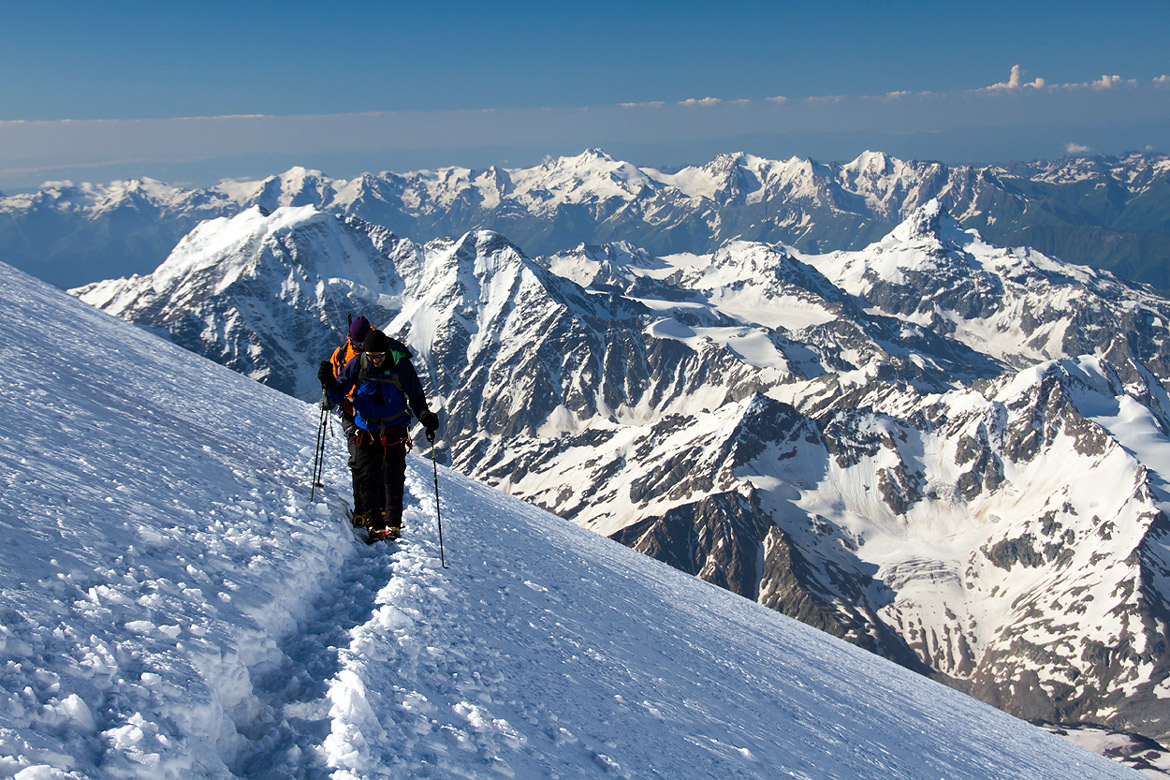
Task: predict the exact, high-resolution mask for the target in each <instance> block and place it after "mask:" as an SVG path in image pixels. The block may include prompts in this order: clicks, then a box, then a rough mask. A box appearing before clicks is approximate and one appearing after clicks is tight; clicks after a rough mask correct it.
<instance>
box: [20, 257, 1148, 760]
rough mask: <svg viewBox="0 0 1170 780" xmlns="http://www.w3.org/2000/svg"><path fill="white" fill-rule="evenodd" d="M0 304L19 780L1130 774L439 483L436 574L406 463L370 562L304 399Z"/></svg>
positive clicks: (508, 505) (83, 322) (58, 316)
mask: <svg viewBox="0 0 1170 780" xmlns="http://www.w3.org/2000/svg"><path fill="white" fill-rule="evenodd" d="M0 285H2V287H3V290H4V293H5V294H4V295H3V296H2V297H0V301H2V302H0V307H3V316H0V350H3V356H4V359H5V361H6V365H8V366H9V367H10V368H11V369H12V373H11V380H12V381H9V382H7V383H5V385H4V386H3V388H0V399H2V403H3V405H4V414H3V415H0V429H2V435H0V462H3V465H4V469H3V472H4V473H5V474H6V475H7V476H6V479H7V480H8V481H7V485H6V489H5V490H4V492H3V494H2V496H0V522H2V523H3V524H4V526H5V531H6V534H5V536H6V538H7V539H8V540H9V543H8V544H6V545H5V547H4V548H3V550H2V551H0V563H2V564H3V565H2V566H0V578H2V579H3V589H2V594H3V595H2V596H0V601H2V606H0V615H2V616H3V620H2V622H0V639H2V641H0V676H2V678H3V680H4V685H3V686H2V689H0V690H2V691H3V693H0V696H2V698H3V701H4V704H3V707H0V768H2V769H3V771H4V773H5V774H9V775H13V776H16V777H20V778H22V780H23V779H24V778H83V777H84V778H93V779H94V780H99V779H101V778H115V777H116V778H187V777H194V776H200V777H224V778H227V777H248V778H265V777H273V778H275V777H287V776H304V777H326V776H332V777H350V778H357V777H387V776H416V777H417V776H461V777H471V778H476V777H485V778H486V777H494V776H498V775H499V774H500V773H504V774H507V775H511V776H517V777H551V776H574V777H593V776H597V777H612V776H614V775H616V776H619V777H639V776H647V775H649V774H661V775H664V776H670V777H696V778H698V777H711V776H737V775H738V776H775V775H777V774H787V775H790V776H792V777H798V778H855V777H877V776H886V775H896V776H898V777H902V778H907V779H908V780H914V779H915V778H922V779H923V780H926V779H927V778H932V779H933V778H937V777H940V776H943V777H1003V778H1008V777H1046V778H1053V779H1054V780H1055V779H1057V778H1070V780H1071V779H1072V778H1077V779H1083V778H1107V777H1116V778H1122V777H1130V776H1132V773H1131V772H1130V770H1127V769H1125V768H1123V767H1122V766H1120V765H1119V764H1116V763H1113V762H1111V761H1108V760H1106V759H1103V758H1099V757H1097V756H1093V755H1092V754H1090V753H1088V752H1084V751H1081V750H1079V749H1075V748H1070V747H1069V745H1068V744H1067V743H1066V742H1063V741H1061V740H1058V739H1056V738H1055V737H1052V736H1050V735H1047V734H1044V733H1043V732H1041V731H1039V730H1037V729H1034V728H1033V727H1031V726H1028V725H1027V724H1024V723H1022V722H1020V721H1017V720H1014V719H1013V718H1011V717H1009V716H1006V715H1004V714H1002V713H999V712H997V711H995V710H993V709H990V708H988V707H986V706H984V705H981V704H978V703H977V702H975V701H974V700H972V699H969V698H967V697H965V696H962V695H960V694H958V693H956V692H953V691H950V690H948V689H945V688H942V687H940V686H938V685H936V684H934V683H931V682H929V681H927V680H925V679H923V678H921V677H919V676H917V675H914V674H911V673H909V672H907V671H905V670H902V669H900V668H898V667H895V666H893V665H891V664H889V663H888V662H885V661H883V660H881V659H879V658H877V657H876V656H873V655H870V654H868V653H864V652H861V651H860V650H857V649H856V648H853V647H850V646H848V645H845V644H843V643H839V642H836V641H834V640H832V639H829V638H827V637H825V636H824V635H823V634H821V633H819V632H816V631H812V630H810V629H808V628H807V627H804V626H802V625H800V624H799V623H796V622H795V621H791V620H788V619H787V618H784V617H782V616H780V615H778V614H776V613H775V612H772V611H769V610H765V609H762V608H761V607H759V606H757V605H753V604H751V603H750V602H748V601H745V600H743V599H740V598H738V597H736V596H733V595H732V594H730V593H727V592H725V591H723V590H720V589H717V588H714V587H712V586H710V585H708V584H707V583H703V582H701V581H699V580H696V579H694V578H691V577H687V576H685V575H683V574H681V573H678V572H675V571H674V570H672V569H670V568H668V567H665V566H662V565H661V564H659V563H656V562H654V561H651V560H649V559H647V558H645V557H643V556H640V555H637V554H635V553H633V552H631V551H629V550H626V549H625V548H623V547H621V546H620V545H616V544H613V543H612V542H609V541H607V540H604V539H602V538H600V537H598V536H596V535H594V534H590V533H588V532H586V531H584V530H582V529H578V528H575V527H574V526H572V525H570V524H568V523H565V522H563V521H561V520H559V519H557V518H555V517H553V516H551V515H548V514H545V513H543V512H541V511H540V510H538V509H535V508H533V507H531V506H529V505H524V504H520V503H518V502H516V501H515V500H513V499H510V498H507V497H505V496H503V495H502V494H499V493H497V492H495V491H492V490H490V489H488V488H486V487H485V486H482V485H478V484H476V483H473V482H471V481H469V480H467V479H465V478H463V477H460V476H458V475H456V474H454V473H452V472H450V471H447V470H446V469H443V470H442V473H441V475H440V479H441V484H442V486H443V491H444V492H443V498H442V500H443V509H444V521H445V529H444V530H445V532H446V533H445V542H446V554H447V560H448V563H449V564H450V568H448V569H443V568H441V567H440V566H439V557H438V547H437V527H436V526H435V523H434V520H433V518H434V509H435V507H434V503H433V502H434V497H433V492H432V488H431V476H432V475H431V473H430V471H431V469H430V464H428V463H426V461H425V460H423V459H420V458H418V457H416V456H412V457H411V458H410V466H409V473H408V486H407V487H408V509H407V513H406V529H407V536H406V538H405V539H404V540H403V541H402V542H401V543H400V545H399V546H398V547H396V548H393V549H391V548H386V547H372V548H367V547H366V546H365V545H364V544H361V543H360V542H355V541H354V540H353V538H352V535H351V533H350V531H349V529H348V528H347V526H346V523H345V520H344V518H343V516H342V515H341V512H340V506H341V504H342V503H343V501H344V499H343V498H342V497H343V496H345V495H346V494H347V493H348V475H347V474H346V473H345V468H344V450H343V447H342V444H341V442H340V440H339V439H338V438H337V437H330V438H329V439H328V440H327V442H328V450H329V451H328V453H327V461H326V467H327V468H326V473H325V477H326V487H325V488H324V490H323V495H324V496H325V497H326V500H325V501H324V502H318V503H316V504H310V503H309V501H308V497H307V491H306V488H307V485H306V481H307V474H308V471H309V465H310V462H311V456H312V450H313V436H312V433H313V430H314V428H315V426H316V422H317V413H316V410H315V409H313V408H312V407H310V406H308V405H306V404H303V403H302V402H299V401H296V400H294V399H292V398H290V397H288V396H285V395H282V394H278V393H275V392H273V391H271V390H267V389H265V388H263V387H260V386H258V385H256V384H254V383H252V382H250V381H248V380H246V379H245V378H243V377H240V376H238V375H236V374H233V373H231V372H228V371H226V370H224V369H222V368H220V367H217V366H214V365H211V364H209V363H207V362H206V361H203V360H202V359H200V358H198V357H196V356H193V355H191V354H189V353H187V352H185V351H183V350H180V349H178V348H177V347H174V346H172V345H169V344H167V343H165V342H163V341H161V340H158V339H155V338H153V337H151V336H150V335H148V334H146V333H144V332H142V331H140V330H137V329H134V328H131V327H129V326H126V325H124V324H122V323H119V322H117V321H116V320H113V319H110V318H108V317H106V316H104V315H102V314H99V313H98V312H95V311H93V310H91V309H88V308H87V307H85V306H83V305H82V304H81V303H79V302H76V301H73V300H71V299H69V298H67V297H66V296H64V295H63V294H61V293H60V292H58V291H56V290H53V289H52V288H49V287H47V286H46V285H44V284H42V283H39V282H35V281H33V280H31V279H30V278H28V277H26V276H24V275H22V274H19V273H17V272H14V271H13V270H12V269H11V268H10V267H8V266H4V265H0ZM57 321H67V322H69V323H71V325H72V327H71V328H68V329H60V328H46V327H44V324H45V323H46V322H57ZM78 332H84V333H85V334H86V345H87V350H86V352H85V354H84V356H83V357H80V358H76V359H72V360H69V359H65V360H59V361H54V360H50V359H48V356H62V355H63V356H70V355H73V354H76V338H75V334H76V333H78ZM82 388H84V390H82ZM225 399H230V403H229V402H225Z"/></svg>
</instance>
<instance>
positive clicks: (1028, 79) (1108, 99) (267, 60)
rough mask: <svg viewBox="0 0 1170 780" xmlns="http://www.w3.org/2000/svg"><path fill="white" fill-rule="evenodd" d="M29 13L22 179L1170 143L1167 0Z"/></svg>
mask: <svg viewBox="0 0 1170 780" xmlns="http://www.w3.org/2000/svg"><path fill="white" fill-rule="evenodd" d="M11 16H12V18H11V20H6V21H10V22H11V23H10V24H7V25H6V30H5V31H4V32H2V33H0V42H2V43H3V44H4V45H3V46H0V65H2V66H3V68H4V70H5V72H6V73H8V74H9V77H8V78H7V79H5V80H3V81H0V192H5V193H10V192H13V191H20V190H27V189H33V188H36V187H38V186H39V185H40V184H41V183H42V182H44V181H47V180H74V181H95V182H101V181H110V180H112V179H119V178H134V177H141V176H150V177H153V178H158V179H162V180H164V181H170V182H172V183H185V184H194V185H208V184H212V183H215V182H217V181H219V180H221V179H224V178H239V177H258V176H265V175H269V174H271V173H274V172H279V171H282V170H285V169H287V168H289V167H291V166H293V165H304V166H306V167H311V168H318V169H320V170H322V171H324V172H326V173H327V174H329V175H331V176H336V177H348V176H353V175H356V174H358V173H360V172H363V171H375V172H376V171H386V170H390V171H408V170H414V169H418V168H435V167H443V166H447V165H464V166H468V167H476V168H481V167H487V166H489V165H500V166H503V167H525V166H530V165H534V164H537V163H539V162H540V161H541V160H543V159H545V158H547V157H549V156H559V155H572V154H577V153H579V152H580V151H582V150H583V149H585V148H590V147H599V148H603V149H605V150H606V151H607V152H609V153H610V154H612V155H613V156H615V157H619V158H622V159H626V160H629V161H631V162H634V163H635V164H638V165H645V166H652V167H661V168H665V169H669V168H674V167H680V166H683V165H687V164H698V163H702V162H705V161H707V160H709V159H711V158H712V157H714V156H715V155H717V154H720V153H724V152H733V151H744V152H748V153H751V154H757V155H760V156H765V157H772V158H777V159H783V158H788V157H792V156H799V157H812V158H814V159H819V160H825V161H844V160H850V159H853V158H854V157H856V156H857V155H858V154H860V153H861V152H863V151H865V150H867V149H870V150H875V151H883V152H887V153H890V154H893V155H896V156H898V157H902V158H904V159H934V160H940V161H943V162H947V163H952V164H957V163H984V162H1008V161H1011V160H1027V159H1038V158H1055V157H1059V156H1062V155H1065V154H1094V153H1103V154H1119V153H1122V152H1127V151H1149V152H1159V153H1165V152H1167V151H1170V75H1168V74H1170V62H1168V57H1167V55H1166V53H1165V47H1164V45H1163V43H1164V41H1163V40H1162V39H1163V36H1164V31H1165V30H1166V29H1170V5H1167V4H1165V3H1161V2H1138V1H1137V0H1125V1H1124V2H1120V3H1115V4H1113V5H1111V6H1109V7H1108V8H1105V7H1102V6H1098V5H1095V4H1091V3H1088V2H1085V1H1084V0H1077V2H1063V3H1058V2H1049V0H1042V1H1040V2H1031V3H1027V4H1025V5H1024V7H1022V8H1021V7H1019V6H1017V5H1014V4H1012V3H1009V2H999V0H996V1H995V2H989V3H985V4H980V5H979V7H978V8H968V9H945V8H942V7H938V6H936V5H934V4H929V3H925V2H899V3H892V4H884V5H882V6H881V7H880V8H879V7H868V6H865V7H863V6H860V5H859V4H856V3H849V2H836V3H827V4H820V5H818V6H817V7H815V8H812V7H803V6H801V7H796V6H793V7H789V6H788V4H765V3H741V4H737V5H736V6H734V7H731V8H717V7H715V6H713V5H707V4H702V3H682V4H678V3H661V2H650V3H640V4H629V3H617V2H610V1H609V0H606V2H601V3H597V4H593V5H591V6H590V7H589V8H588V9H585V8H557V7H548V6H544V5H537V4H530V3H523V2H508V3H496V4H482V3H478V4H477V3H472V2H470V1H469V0H457V1H456V2H451V3H445V4H443V5H442V6H441V7H436V8H431V7H414V6H410V5H405V4H402V5H399V4H385V5H380V4H370V3H359V2H342V3H340V4H330V5H328V6H326V5H323V4H320V3H307V2H300V1H299V0H297V1H296V2H284V3H277V2H273V1H271V0H262V1H261V2H256V3H249V4H247V7H244V8H241V7H238V6H237V5H233V4H228V3H225V2H220V1H219V0H215V1H214V2H211V3H199V4H195V3H190V2H182V3H177V4H173V5H169V6H165V7H164V6H150V7H144V6H140V5H138V4H133V3H114V4H110V5H103V6H94V7H88V6H75V5H74V4H70V3H65V2H59V1H54V2H47V3H43V4H37V5H35V6H22V7H21V8H20V10H19V11H17V12H14V13H13V14H12V15H11ZM48 53H51V56H48Z"/></svg>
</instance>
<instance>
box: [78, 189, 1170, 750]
mask: <svg viewBox="0 0 1170 780" xmlns="http://www.w3.org/2000/svg"><path fill="white" fill-rule="evenodd" d="M74 292H75V294H77V295H79V296H80V297H81V299H82V300H84V301H86V302H88V303H91V304H93V305H95V306H98V307H99V308H102V309H104V310H106V311H108V312H110V313H112V314H115V315H117V316H119V317H122V318H123V319H126V320H129V321H132V322H136V323H138V324H140V325H142V326H144V327H147V328H149V329H152V330H154V331H155V332H157V333H159V334H161V335H164V336H166V337H168V338H170V339H171V340H173V341H175V342H176V343H178V344H180V345H182V346H184V347H187V348H188V349H191V350H193V351H195V352H198V353H200V354H203V355H205V356H208V357H210V358H212V359H213V360H215V361H217V362H220V363H223V364H225V365H228V366H229V367H232V368H234V369H236V370H238V371H240V372H242V373H245V374H247V375H249V376H252V377H254V378H256V379H259V380H261V381H264V382H266V383H268V384H270V385H271V386H273V387H276V388H277V389H280V390H283V391H285V392H288V393H291V394H294V395H298V396H300V397H303V398H306V399H311V398H313V397H314V394H315V393H319V387H317V386H316V379H315V372H316V365H317V362H318V361H319V360H321V359H322V358H323V357H324V356H325V355H326V354H327V352H328V350H329V348H330V347H331V346H332V345H333V344H336V343H340V341H341V340H342V338H343V334H344V332H345V329H346V317H347V314H349V313H365V314H366V315H367V316H369V317H370V318H371V320H372V321H374V322H375V323H376V324H378V325H379V326H382V327H384V329H385V330H386V331H387V332H388V333H390V334H391V335H395V336H397V337H399V338H401V339H402V340H403V341H404V342H405V343H407V344H408V345H409V346H410V347H411V349H412V350H413V351H414V353H415V363H416V365H417V366H418V367H419V369H420V373H421V374H422V375H423V376H424V381H425V384H426V386H427V387H428V389H429V390H428V392H429V393H431V395H432V397H433V399H434V405H435V406H436V407H438V408H440V409H441V412H442V418H443V429H442V436H443V444H444V448H443V449H444V451H445V453H446V461H447V462H448V463H449V464H450V465H452V466H453V467H455V468H456V469H457V470H459V471H461V472H463V473H464V474H467V475H470V476H473V477H475V478H478V479H481V480H483V481H485V482H487V483H488V484H491V485H493V486H495V487H498V488H499V489H501V490H504V491H506V492H508V493H511V494H513V495H515V496H517V497H520V498H524V499H526V500H527V501H529V502H531V503H534V504H536V505H538V506H541V507H544V508H547V509H549V510H551V511H553V512H555V513H556V514H558V515H560V516H561V517H563V518H566V519H568V520H571V521H573V522H574V523H576V524H578V525H581V526H584V527H586V528H589V529H592V530H594V531H596V532H597V533H599V534H602V535H604V536H608V537H611V538H613V539H616V540H618V541H621V542H622V543H624V544H626V545H627V546H629V547H632V548H634V549H636V550H639V551H641V552H644V553H646V554H647V555H650V556H652V557H655V558H658V559H660V560H663V561H666V562H668V563H670V564H671V565H672V566H674V567H676V568H678V569H681V570H683V571H685V572H688V573H691V574H694V575H696V576H698V577H700V578H702V579H705V580H708V581H710V582H714V583H716V584H718V585H721V586H723V587H725V588H727V589H729V590H731V591H733V592H735V593H739V594H741V595H743V596H745V597H747V598H749V599H752V600H755V601H757V602H759V603H761V604H763V605H765V606H768V607H771V608H773V609H775V610H778V611H780V612H783V613H785V614H788V615H791V616H793V617H797V618H799V619H800V620H802V621H804V622H806V623H809V624H811V625H813V626H816V627H818V628H820V629H822V630H824V631H827V632H829V633H831V634H834V635H836V636H839V637H842V638H844V639H846V640H848V641H850V642H852V643H854V644H857V645H860V646H862V647H865V648H867V649H869V650H872V651H874V652H876V653H879V654H881V655H884V656H886V657H888V658H891V659H894V660H896V661H898V662H899V663H901V664H903V665H904V666H906V667H909V668H911V669H914V670H916V671H918V672H921V673H923V674H927V675H930V676H932V677H935V678H936V679H939V680H942V681H944V682H946V683H948V684H950V685H952V686H954V687H956V688H959V689H961V690H964V691H967V692H969V693H971V694H972V695H974V696H977V697H979V698H981V699H983V700H985V701H988V702H990V703H993V704H995V705H996V706H998V707H1001V708H1002V709H1005V710H1007V711H1008V712H1011V713H1013V714H1016V715H1018V716H1021V717H1025V718H1029V719H1036V720H1044V721H1050V722H1056V723H1063V724H1071V723H1093V724H1098V725H1102V726H1109V727H1112V728H1116V729H1121V730H1125V731H1131V732H1136V733H1139V734H1143V735H1145V736H1147V737H1151V738H1155V739H1162V740H1165V739H1166V738H1167V737H1168V736H1170V728H1167V725H1166V721H1165V701H1166V699H1167V698H1170V689H1168V688H1167V679H1168V678H1170V544H1168V542H1170V535H1168V532H1170V521H1168V516H1167V510H1168V508H1170V495H1168V493H1167V484H1166V479H1167V477H1168V476H1170V438H1168V436H1167V432H1168V431H1170V413H1168V412H1170V396H1168V395H1167V391H1168V388H1170V361H1168V360H1167V357H1168V356H1167V349H1168V346H1167V338H1166V337H1167V326H1166V323H1167V322H1168V321H1170V301H1168V300H1167V299H1166V298H1164V297H1162V296H1160V295H1158V294H1157V293H1155V292H1154V291H1152V290H1151V289H1150V288H1147V287H1143V286H1137V285H1133V284H1129V283H1126V282H1124V281H1122V280H1120V279H1119V278H1117V277H1115V276H1114V275H1112V274H1110V273H1108V272H1101V271H1096V270H1093V269H1090V268H1086V267H1082V266H1078V265H1073V264H1068V263H1065V262H1062V261H1060V260H1057V259H1054V258H1052V257H1049V256H1047V255H1045V254H1043V253H1040V252H1037V251H1035V250H1034V249H1030V248H1011V247H1002V246H997V245H995V244H992V243H989V242H987V241H986V240H985V239H983V238H982V237H981V236H980V235H979V234H978V233H977V232H976V231H973V230H970V229H967V228H964V227H963V225H962V224H961V223H960V222H959V221H958V220H956V219H954V218H953V217H951V216H950V215H949V214H948V212H947V210H946V208H945V206H944V205H943V203H942V202H941V201H940V200H928V201H926V202H925V203H923V204H922V205H921V206H920V207H918V208H917V209H915V210H913V211H912V212H911V213H910V214H909V215H908V216H907V218H906V219H905V220H904V221H902V222H901V223H900V224H898V225H897V226H896V227H895V228H894V229H892V230H891V231H890V232H889V233H888V234H886V235H885V236H883V237H881V238H879V239H878V240H876V241H875V242H873V243H872V244H870V245H868V246H866V247H863V248H861V249H857V250H841V251H834V252H828V253H824V254H810V253H807V252H801V251H799V250H797V249H795V248H793V247H791V246H787V245H784V244H777V243H762V242H752V241H743V240H736V241H731V242H728V243H727V244H725V245H723V246H722V247H720V248H719V249H717V250H715V251H713V252H707V253H694V252H679V253H673V254H658V253H655V252H652V251H650V250H647V249H645V248H643V247H638V246H637V245H635V244H633V243H630V242H615V243H609V244H604V245H589V244H580V245H578V246H576V247H574V248H570V249H566V250H562V251H558V252H554V253H551V254H548V255H541V256H537V257H529V256H527V255H526V254H525V253H524V252H523V251H521V250H520V249H519V248H518V247H517V246H516V245H515V244H513V243H511V242H510V241H509V240H508V238H506V237H505V236H503V235H501V234H500V233H497V232H493V231H488V230H478V231H472V232H468V233H466V234H464V235H462V236H461V237H459V238H457V239H450V238H445V239H437V240H432V241H428V242H425V243H415V242H413V241H411V240H408V239H405V238H402V237H399V236H397V235H395V234H393V233H391V232H390V231H388V230H386V229H385V228H384V227H381V226H376V225H373V224H371V223H368V222H366V221H364V220H361V219H359V218H356V217H352V216H339V215H337V214H333V213H329V212H324V211H321V210H319V209H318V208H316V207H315V206H312V205H304V206H296V207H293V206H289V207H281V208H278V209H276V210H274V211H273V212H271V213H267V212H266V209H264V208H261V207H259V206H256V207H253V208H251V209H249V210H246V211H245V212H243V213H242V214H240V215H238V216H236V217H233V218H226V217H225V218H217V219H214V220H210V221H207V222H204V223H202V224H201V225H200V226H198V227H197V228H196V229H195V230H193V231H192V232H191V233H190V234H188V235H187V236H186V237H185V238H184V239H183V240H182V241H180V242H179V244H178V245H177V246H176V248H175V249H174V251H173V252H172V253H171V254H170V256H169V257H168V258H167V260H166V261H165V262H164V263H163V264H162V265H160V266H159V267H158V269H156V270H155V271H154V272H153V273H152V274H149V275H144V276H135V277H130V278H126V279H120V280H110V281H106V282H101V283H97V284H93V285H89V286H86V287H83V288H80V289H77V290H74Z"/></svg>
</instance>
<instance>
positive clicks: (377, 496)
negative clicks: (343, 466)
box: [351, 425, 410, 528]
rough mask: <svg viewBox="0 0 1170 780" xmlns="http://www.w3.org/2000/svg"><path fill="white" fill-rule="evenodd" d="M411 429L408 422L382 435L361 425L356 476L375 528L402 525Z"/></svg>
mask: <svg viewBox="0 0 1170 780" xmlns="http://www.w3.org/2000/svg"><path fill="white" fill-rule="evenodd" d="M409 440H410V433H409V431H407V429H406V426H405V425H394V426H390V427H388V428H385V429H384V430H383V433H382V435H381V436H378V435H371V434H370V433H369V432H368V431H364V430H362V429H360V428H359V429H358V430H357V432H356V435H355V436H354V437H352V439H351V441H352V443H353V445H354V449H355V455H354V470H353V475H354V480H355V482H356V484H357V489H358V495H359V499H360V503H361V506H362V507H363V508H364V509H365V515H366V524H367V525H369V526H370V527H372V528H381V527H382V526H388V527H392V528H399V527H401V526H402V493H403V488H404V486H405V484H406V450H407V442H408V441H409Z"/></svg>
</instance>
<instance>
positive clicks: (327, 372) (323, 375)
mask: <svg viewBox="0 0 1170 780" xmlns="http://www.w3.org/2000/svg"><path fill="white" fill-rule="evenodd" d="M317 378H318V379H320V380H321V386H322V387H325V386H326V385H328V384H329V383H330V382H332V381H333V364H332V363H330V362H329V361H328V360H322V361H321V367H320V368H318V369H317Z"/></svg>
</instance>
